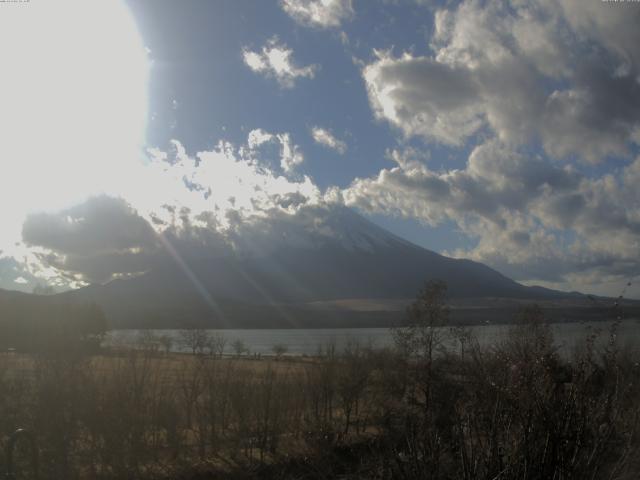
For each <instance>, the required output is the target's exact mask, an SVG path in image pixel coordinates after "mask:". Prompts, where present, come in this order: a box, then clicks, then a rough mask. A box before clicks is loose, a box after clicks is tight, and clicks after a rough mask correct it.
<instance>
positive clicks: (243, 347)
mask: <svg viewBox="0 0 640 480" xmlns="http://www.w3.org/2000/svg"><path fill="white" fill-rule="evenodd" d="M231 348H233V351H234V352H235V354H236V355H237V356H238V357H239V356H241V355H242V354H243V353H245V352H246V351H247V344H246V343H244V341H243V340H242V339H240V338H237V339H235V340H234V341H233V342H232V343H231Z"/></svg>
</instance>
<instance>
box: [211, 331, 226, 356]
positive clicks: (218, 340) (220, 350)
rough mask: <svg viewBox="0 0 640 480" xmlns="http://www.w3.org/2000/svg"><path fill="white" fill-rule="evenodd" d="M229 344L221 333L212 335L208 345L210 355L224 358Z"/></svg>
mask: <svg viewBox="0 0 640 480" xmlns="http://www.w3.org/2000/svg"><path fill="white" fill-rule="evenodd" d="M227 342H228V340H227V338H226V337H225V336H224V335H223V334H222V333H220V332H216V333H213V334H210V335H209V338H208V343H207V348H208V349H209V355H216V356H218V357H222V356H223V355H224V349H225V348H226V346H227Z"/></svg>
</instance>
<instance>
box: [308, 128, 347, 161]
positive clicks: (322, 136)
mask: <svg viewBox="0 0 640 480" xmlns="http://www.w3.org/2000/svg"><path fill="white" fill-rule="evenodd" d="M311 136H312V137H313V140H314V141H315V142H316V143H318V144H320V145H324V146H325V147H327V148H331V149H332V150H335V151H336V152H338V153H339V154H340V155H344V153H345V152H346V151H347V144H346V143H345V142H343V141H342V140H338V139H337V138H336V137H335V136H334V135H333V134H332V133H331V132H330V131H329V130H327V129H325V128H321V127H313V128H312V129H311Z"/></svg>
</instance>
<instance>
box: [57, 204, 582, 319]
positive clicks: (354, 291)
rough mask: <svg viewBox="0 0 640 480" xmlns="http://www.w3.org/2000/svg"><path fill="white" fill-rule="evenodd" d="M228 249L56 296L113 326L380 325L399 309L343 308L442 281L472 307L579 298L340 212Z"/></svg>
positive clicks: (402, 297)
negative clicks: (97, 310)
mask: <svg viewBox="0 0 640 480" xmlns="http://www.w3.org/2000/svg"><path fill="white" fill-rule="evenodd" d="M235 247H236V248H235V249H234V250H233V253H226V254H219V253H216V254H211V255H207V254H206V249H204V250H203V249H196V250H197V253H196V254H194V251H195V250H189V249H185V248H183V247H181V246H179V245H177V246H176V248H173V249H171V250H172V251H173V252H174V253H173V254H172V255H170V254H166V255H165V257H164V258H162V259H160V260H159V261H158V262H157V264H156V265H155V267H154V268H152V269H150V270H149V271H147V272H146V273H144V274H142V275H139V276H136V277H132V278H126V279H118V280H114V281H111V282H109V283H107V284H105V285H91V286H88V287H85V288H81V289H79V290H75V291H72V292H67V293H65V294H60V297H62V298H66V299H70V300H73V301H83V302H87V301H93V302H95V303H97V304H98V305H100V306H101V307H102V308H103V310H104V311H105V313H106V315H107V317H108V318H109V320H110V321H111V322H112V324H113V325H114V326H116V327H127V326H153V327H156V328H161V327H179V326H187V325H188V326H191V325H206V326H212V327H273V326H279V327H290V326H336V325H337V326H346V325H383V324H388V323H389V322H391V321H392V319H395V318H397V317H398V312H400V311H401V310H402V309H401V308H379V309H375V308H364V309H363V308H354V307H353V305H351V306H349V302H350V301H351V303H352V304H353V300H354V299H358V302H359V304H360V305H362V304H367V302H369V303H370V302H372V301H375V300H378V303H379V301H382V300H384V301H387V302H390V301H394V300H396V301H399V302H400V304H402V302H404V303H405V304H406V303H408V302H409V301H410V299H412V298H414V297H415V295H416V293H417V292H418V290H419V289H420V288H421V286H422V285H424V282H425V281H426V280H429V279H441V280H444V281H445V282H446V283H447V284H448V287H449V295H450V297H451V298H452V299H453V300H454V301H464V300H465V299H466V300H467V301H470V299H474V300H473V302H472V303H474V304H475V306H479V307H481V308H485V307H486V306H485V305H484V304H483V303H485V302H486V299H489V298H492V299H496V298H500V299H505V301H506V299H510V301H511V304H512V305H513V304H515V303H513V302H515V301H517V300H526V301H544V302H551V301H559V300H562V299H564V300H565V301H566V300H570V299H575V298H578V297H581V296H580V295H579V294H578V295H576V294H568V293H563V292H557V291H553V290H548V289H544V288H540V287H526V286H523V285H521V284H519V283H517V282H515V281H513V280H511V279H509V278H507V277H505V276H504V275H502V274H500V273H499V272H497V271H495V270H493V269H491V268H489V267H487V266H486V265H483V264H480V263H477V262H473V261H470V260H461V259H453V258H448V257H445V256H442V255H439V254H437V253H435V252H432V251H430V250H427V249H424V248H422V247H419V246H417V245H414V244H412V243H410V242H408V241H406V240H403V239H401V238H399V237H397V236H395V235H393V234H392V233H390V232H388V231H386V230H384V229H383V228H381V227H379V226H377V225H375V224H373V223H372V222H370V221H368V220H366V219H365V218H363V217H362V216H360V215H358V214H357V213H356V212H354V211H353V210H350V209H348V208H344V207H340V208H330V209H327V208H320V207H317V208H313V209H307V210H306V211H305V212H304V213H303V214H302V213H299V214H297V215H294V216H289V215H286V216H283V217H281V218H277V219H270V220H264V221H263V222H261V223H258V224H257V225H253V226H252V229H250V230H248V231H245V232H243V234H242V235H239V236H238V237H237V238H236V239H235ZM175 252H177V253H175ZM216 252H218V250H216ZM483 299H484V300H483ZM358 302H356V303H358ZM396 303H398V302H396ZM516 303H517V302H516ZM345 305H346V306H345Z"/></svg>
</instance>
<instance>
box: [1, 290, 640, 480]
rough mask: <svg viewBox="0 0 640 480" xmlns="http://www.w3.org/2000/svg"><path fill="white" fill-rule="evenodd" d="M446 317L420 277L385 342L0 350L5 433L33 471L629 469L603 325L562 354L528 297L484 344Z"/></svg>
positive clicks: (565, 475)
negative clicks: (222, 350)
mask: <svg viewBox="0 0 640 480" xmlns="http://www.w3.org/2000/svg"><path fill="white" fill-rule="evenodd" d="M447 321H448V308H447V305H446V302H445V301H444V289H443V287H442V285H438V284H432V285H429V286H428V288H426V289H425V290H424V291H423V292H422V294H421V295H420V297H419V298H418V299H417V300H416V302H415V303H414V305H413V306H412V308H411V309H410V311H409V315H408V322H407V324H406V325H403V326H399V327H398V328H396V329H395V331H394V334H395V339H396V347H395V348H393V349H388V350H375V349H372V348H368V347H363V346H362V345H358V344H357V343H351V344H350V345H349V346H348V347H347V348H346V349H345V350H344V351H341V352H338V351H336V349H335V348H334V347H333V346H331V345H327V346H326V348H323V349H322V350H321V351H320V352H318V355H317V356H316V357H313V358H297V359H296V358H288V359H287V358H280V359H278V360H276V359H268V360H264V359H263V360H250V359H248V358H242V357H239V358H235V359H230V358H222V357H220V356H219V355H208V354H202V355H173V354H167V353H163V352H162V351H161V350H158V349H157V348H137V349H131V350H125V351H119V353H118V354H115V353H114V354H113V356H99V357H98V356H88V355H75V354H74V355H62V354H60V355H57V356H52V355H47V356H17V355H3V356H2V355H0V373H2V372H4V373H3V374H0V429H1V430H2V431H3V432H10V431H11V430H12V429H14V428H16V427H27V428H29V429H30V430H32V431H33V432H34V433H35V435H36V437H37V441H38V445H39V448H40V460H41V461H40V468H41V471H40V478H42V479H60V478H69V479H104V480H107V479H109V480H111V479H113V480H115V479H119V480H122V479H131V480H134V479H165V480H168V479H184V480H190V479H206V478H219V479H225V478H227V479H248V478H256V479H258V478H260V479H276V478H277V479H292V480H293V479H300V478H319V479H325V478H326V479H329V478H344V479H372V478H377V479H389V480H391V479H405V480H418V479H453V478H455V479H464V480H472V479H481V480H490V479H501V480H509V479H514V480H515V479H519V480H537V479H540V480H542V479H550V478H555V479H582V478H594V479H595V478H598V479H599V478H607V479H620V480H622V479H627V478H637V477H638V474H639V473H640V448H639V447H640V437H639V434H640V431H639V429H638V427H639V424H638V421H639V420H640V404H639V402H638V398H640V368H639V367H638V365H639V364H640V363H639V362H640V355H638V351H637V349H636V350H629V349H627V350H624V349H621V348H619V347H618V344H617V338H616V331H615V326H614V327H613V328H612V329H611V330H609V331H604V332H598V331H592V332H591V334H590V335H589V336H588V338H587V340H586V341H585V343H584V344H583V345H582V346H581V348H578V349H577V350H576V351H575V352H574V354H573V355H572V357H571V358H570V359H565V358H564V357H562V358H561V357H560V356H559V355H558V354H557V348H556V346H555V345H554V341H553V336H552V332H551V329H550V328H549V326H548V324H546V323H545V321H544V317H543V314H542V312H541V311H540V310H539V309H536V308H533V307H532V308H528V309H525V310H524V311H523V312H522V313H521V315H520V317H519V318H518V324H517V325H514V326H513V327H512V329H511V331H510V334H509V335H508V338H507V339H506V340H505V341H504V342H502V343H500V344H498V345H495V346H494V347H493V348H490V349H481V348H479V346H478V343H477V342H476V341H475V339H474V338H473V336H472V335H471V334H470V333H469V331H468V330H466V329H464V328H462V327H454V328H452V329H450V330H446V329H445V330H443V329H438V328H434V327H439V326H443V325H445V324H446V323H447ZM443 332H446V336H447V337H449V338H444V337H443V336H444V335H445V333H443ZM599 335H603V336H605V337H606V339H607V340H608V341H607V342H605V346H604V347H603V348H602V349H599V348H598V347H597V346H596V345H598V342H596V338H597V337H598V336H599ZM451 338H453V339H455V340H456V342H457V343H456V344H455V348H452V347H450V346H449V345H451V342H450V340H451ZM186 340H189V341H193V343H192V345H197V342H196V340H195V339H186ZM152 344H153V342H151V343H149V345H152ZM142 347H144V345H142ZM197 351H198V350H197V348H196V353H197ZM12 372H13V373H12ZM16 372H17V373H16ZM0 443H1V442H0ZM0 447H3V445H0ZM22 458H26V457H24V456H23V457H22ZM27 467H28V466H25V468H27ZM1 468H2V465H1V464H0V469H1Z"/></svg>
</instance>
